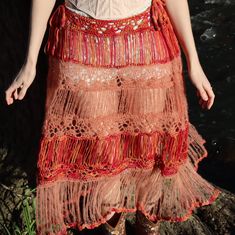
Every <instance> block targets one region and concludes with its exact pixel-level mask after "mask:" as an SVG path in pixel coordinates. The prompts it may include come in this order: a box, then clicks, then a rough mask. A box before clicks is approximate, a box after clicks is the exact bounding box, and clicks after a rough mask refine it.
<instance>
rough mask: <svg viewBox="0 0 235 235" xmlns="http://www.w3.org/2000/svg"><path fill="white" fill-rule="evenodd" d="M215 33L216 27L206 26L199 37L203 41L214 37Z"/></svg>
mask: <svg viewBox="0 0 235 235" xmlns="http://www.w3.org/2000/svg"><path fill="white" fill-rule="evenodd" d="M216 35H217V33H216V28H215V27H211V28H208V29H206V30H205V31H204V33H203V34H202V35H201V36H200V39H201V41H203V42H205V41H209V40H213V39H215V37H216Z"/></svg>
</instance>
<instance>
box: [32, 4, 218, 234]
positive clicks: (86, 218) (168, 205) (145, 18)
mask: <svg viewBox="0 0 235 235" xmlns="http://www.w3.org/2000/svg"><path fill="white" fill-rule="evenodd" d="M155 6H156V5H155ZM157 6H158V7H157V8H156V7H155V8H154V9H155V10H154V11H155V12H153V8H151V7H149V8H148V9H147V10H145V11H144V12H142V13H140V14H137V15H134V16H131V17H128V18H123V19H116V20H101V19H93V18H89V17H85V16H82V15H79V14H77V13H75V12H72V11H70V10H69V9H67V8H66V7H65V5H64V4H62V5H60V6H59V7H58V8H57V9H56V11H55V12H54V13H53V15H52V16H51V18H50V31H49V38H48V41H47V44H46V47H45V52H46V53H47V55H48V59H49V61H48V62H49V71H48V78H47V79H48V80H47V97H46V113H45V121H44V124H43V132H42V136H41V140H40V152H39V157H38V165H37V166H38V172H37V195H36V224H37V234H40V235H52V234H56V235H62V234H67V233H66V229H67V228H70V227H74V228H78V229H79V230H81V229H83V228H94V227H96V226H98V225H100V224H101V223H104V222H105V221H106V220H107V217H108V215H109V214H110V213H111V212H112V211H117V212H121V211H130V212H134V211H136V210H141V211H142V212H143V213H144V214H145V215H146V216H147V217H148V218H149V219H150V220H152V221H157V220H170V221H184V220H186V219H187V218H188V217H189V216H190V214H191V213H192V210H193V209H194V208H196V207H199V206H202V205H207V204H209V203H212V202H213V201H214V200H215V199H216V197H217V196H218V195H219V193H220V191H219V190H218V189H216V188H214V187H213V186H212V185H211V184H210V183H209V182H207V181H206V180H205V179H203V178H202V177H201V176H200V175H199V174H198V173H197V172H196V171H197V165H198V162H199V161H201V160H202V159H203V158H204V157H206V156H207V151H206V149H205V147H204V143H205V140H204V139H203V138H202V137H201V135H200V134H199V133H198V132H197V130H196V129H195V127H194V126H193V125H192V124H191V123H190V122H189V118H188V107H187V100H186V93H185V85H184V78H183V76H182V61H181V52H180V47H179V44H178V41H177V38H176V36H175V33H174V31H173V27H172V24H171V22H170V19H169V17H168V15H167V11H166V9H165V5H164V3H163V2H162V1H158V5H157Z"/></svg>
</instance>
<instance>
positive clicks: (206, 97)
mask: <svg viewBox="0 0 235 235" xmlns="http://www.w3.org/2000/svg"><path fill="white" fill-rule="evenodd" d="M199 94H200V96H201V98H202V99H203V100H204V101H207V100H208V95H207V93H206V91H205V90H204V88H203V87H200V88H199Z"/></svg>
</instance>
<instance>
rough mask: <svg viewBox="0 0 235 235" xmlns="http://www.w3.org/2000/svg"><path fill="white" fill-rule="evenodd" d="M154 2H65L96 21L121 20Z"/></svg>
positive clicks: (147, 0) (90, 0)
mask: <svg viewBox="0 0 235 235" xmlns="http://www.w3.org/2000/svg"><path fill="white" fill-rule="evenodd" d="M151 2H152V0H65V6H66V7H67V8H69V9H70V10H72V11H74V12H76V13H78V14H80V15H84V16H87V17H92V18H95V19H120V18H126V17H129V16H132V15H136V14H139V13H141V12H143V11H144V10H146V9H147V8H148V7H149V6H150V5H151Z"/></svg>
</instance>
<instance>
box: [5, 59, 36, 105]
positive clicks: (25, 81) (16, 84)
mask: <svg viewBox="0 0 235 235" xmlns="http://www.w3.org/2000/svg"><path fill="white" fill-rule="evenodd" d="M35 76H36V65H29V64H27V63H25V64H24V65H23V66H22V68H21V70H20V71H19V73H18V74H17V76H16V78H15V79H14V81H13V82H12V83H11V85H10V86H9V87H8V89H7V90H6V91H5V97H6V102H7V104H8V105H10V104H12V103H13V102H14V99H18V100H22V99H23V98H24V96H25V94H26V92H27V89H28V88H29V86H30V85H31V84H32V82H33V80H34V78H35Z"/></svg>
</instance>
